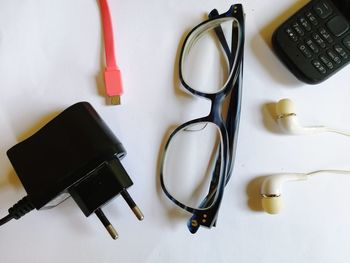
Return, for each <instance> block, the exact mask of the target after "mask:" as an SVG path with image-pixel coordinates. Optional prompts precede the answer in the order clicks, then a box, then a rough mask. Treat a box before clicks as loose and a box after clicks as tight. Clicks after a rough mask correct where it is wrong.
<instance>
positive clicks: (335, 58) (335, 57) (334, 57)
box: [327, 49, 341, 64]
mask: <svg viewBox="0 0 350 263" xmlns="http://www.w3.org/2000/svg"><path fill="white" fill-rule="evenodd" d="M327 54H328V56H329V57H330V58H331V59H332V60H333V61H334V62H335V63H337V64H340V63H341V59H340V57H339V56H338V55H337V53H335V52H334V51H333V50H331V49H329V50H327Z"/></svg>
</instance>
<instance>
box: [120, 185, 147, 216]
mask: <svg viewBox="0 0 350 263" xmlns="http://www.w3.org/2000/svg"><path fill="white" fill-rule="evenodd" d="M121 195H122V196H123V198H124V199H125V201H126V203H127V204H128V205H129V207H130V208H131V210H132V211H133V212H134V214H135V216H136V217H137V219H138V220H140V221H141V220H143V218H144V216H143V214H142V212H141V210H140V208H139V207H138V206H137V205H136V204H135V202H134V200H132V198H131V196H130V195H129V193H128V191H126V189H124V191H122V192H121Z"/></svg>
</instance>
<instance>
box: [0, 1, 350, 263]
mask: <svg viewBox="0 0 350 263" xmlns="http://www.w3.org/2000/svg"><path fill="white" fill-rule="evenodd" d="M109 2H110V7H111V13H112V16H113V23H114V25H115V35H116V48H117V53H118V61H119V65H120V68H121V69H122V72H123V79H124V86H125V95H124V96H123V97H122V103H123V104H122V106H120V107H113V106H106V105H105V99H104V97H103V96H102V92H101V90H102V89H103V82H102V77H101V67H102V64H101V63H102V62H101V61H103V53H102V49H101V45H102V42H101V25H100V17H99V10H98V7H97V1H95V0H91V1H85V0H46V1H44V0H35V1H34V0H26V1H23V0H11V1H8V0H0V92H1V96H0V134H1V136H0V167H1V169H0V211H1V216H5V215H6V213H7V209H8V208H9V207H10V206H12V205H13V204H14V203H15V202H17V201H18V200H19V199H20V198H22V197H23V196H24V195H25V191H24V189H23V187H22V185H21V183H20V181H19V180H18V179H17V177H16V175H15V173H14V171H13V168H12V166H11V164H10V162H9V160H8V159H7V156H6V151H7V150H8V149H9V148H10V147H11V146H13V145H15V144H16V143H18V142H19V141H21V140H23V139H25V138H27V137H28V136H29V135H31V134H33V133H34V132H35V131H37V130H38V129H39V128H40V127H41V126H43V125H44V124H45V123H46V122H47V121H49V120H50V119H51V118H53V117H54V116H56V115H57V114H58V113H59V112H61V111H62V110H63V109H65V108H66V107H68V106H70V105H71V104H73V103H75V102H78V101H89V102H90V103H91V104H92V105H93V106H94V107H95V109H96V110H97V111H98V112H99V114H100V115H101V117H102V118H103V119H104V120H105V121H106V122H107V124H108V125H109V126H110V127H111V129H112V130H113V131H114V132H115V134H116V135H117V136H118V137H119V139H120V140H121V141H122V142H123V144H124V146H125V147H126V148H127V151H128V155H127V157H126V158H125V159H124V160H123V164H124V166H125V168H126V169H127V170H128V172H129V174H130V176H131V177H132V179H133V181H134V186H133V187H131V188H130V189H129V193H130V194H131V195H132V197H133V198H134V199H135V201H136V202H137V203H138V205H139V207H140V208H141V209H142V210H143V212H144V214H145V219H144V221H143V222H138V221H137V220H136V218H135V217H134V215H133V214H132V213H131V211H130V210H129V208H128V207H127V205H126V203H125V202H124V200H123V199H122V198H118V199H116V200H114V201H113V202H112V203H110V204H109V205H108V206H107V207H105V208H104V211H105V213H106V215H107V216H108V217H109V219H110V220H111V222H112V223H113V224H114V225H115V227H116V228H117V230H118V231H119V234H120V237H119V239H118V240H117V241H113V240H112V239H111V238H110V237H109V236H108V234H107V233H106V231H105V230H104V228H103V226H102V225H101V223H100V222H99V221H98V219H97V218H96V217H95V216H91V217H89V218H85V216H84V215H83V213H82V212H81V211H80V209H79V208H78V207H77V205H76V204H75V203H74V202H73V201H72V199H69V200H67V201H66V202H64V203H62V204H61V205H59V206H58V207H56V208H55V209H51V210H46V211H33V212H31V213H29V214H28V215H26V216H25V217H23V218H21V219H20V220H18V221H15V220H13V221H11V222H9V223H8V224H6V225H4V226H2V227H1V228H0V248H1V253H0V262H3V263H12V262H36V263H39V262H51V263H55V262H99V263H102V262H152V263H154V262H162V263H163V262H168V263H170V262H242V263H243V262H252V263H253V262H260V263H265V262H266V263H271V262H285V263H287V262H317V263H321V262H327V263H328V262H332V263H335V262H349V257H350V254H349V243H350V227H349V224H350V223H349V222H350V208H349V206H348V204H349V203H350V194H349V185H350V176H339V175H336V176H335V175H328V176H326V175H324V176H319V177H316V178H312V179H311V180H309V181H307V182H302V183H290V184H288V185H285V187H284V201H285V209H284V210H283V212H282V213H281V214H279V215H276V216H270V215H267V214H265V213H263V212H261V211H257V210H258V208H259V206H258V204H257V202H256V194H257V189H258V188H257V184H256V182H257V180H254V179H255V178H256V177H259V176H264V175H268V174H273V173H280V172H309V171H313V170H318V169H327V168H332V169H350V157H349V150H350V139H348V138H346V137H342V136H340V135H333V134H320V135H315V136H287V135H283V134H280V133H279V132H278V129H277V128H276V126H275V125H274V122H273V121H272V120H271V119H269V117H268V116H266V114H265V115H264V113H266V110H265V108H264V104H266V103H271V102H275V101H276V100H278V99H280V98H284V97H289V98H291V99H293V100H294V101H295V102H296V104H297V108H298V112H299V117H300V121H301V123H303V124H323V125H328V126H331V127H334V128H341V129H344V130H350V115H349V114H348V112H349V111H350V104H349V103H348V101H349V97H350V90H349V84H348V81H349V73H350V67H349V68H346V69H344V70H342V71H341V72H339V73H337V74H336V75H335V76H333V77H332V78H330V79H329V80H327V81H325V82H323V83H322V84H319V85H316V86H310V85H306V84H303V83H301V82H300V81H298V80H296V79H295V78H294V77H293V76H292V75H291V73H289V72H288V70H287V69H286V68H285V67H284V66H283V65H282V64H281V62H279V60H278V59H277V58H276V56H275V55H274V54H273V52H272V51H271V48H270V46H269V44H268V40H269V38H270V35H271V33H272V31H273V30H274V28H275V27H276V26H277V25H278V24H279V23H280V22H282V21H283V19H285V18H287V17H288V15H290V14H292V13H293V11H295V10H297V9H298V7H300V6H302V5H303V4H305V3H306V2H307V1H304V0H300V1H293V0H283V1H282V0H269V1H261V0H246V1H243V4H244V9H245V13H246V44H245V64H244V85H243V105H242V116H241V124H240V132H239V139H238V147H237V156H236V160H235V168H234V171H233V175H232V179H231V181H230V183H229V184H228V186H227V187H226V191H225V196H224V200H223V203H222V206H221V210H220V214H219V220H218V223H217V227H216V228H212V229H205V228H201V229H200V230H199V231H198V233H197V234H195V235H192V234H190V233H189V232H188V230H187V227H186V220H187V218H188V217H183V216H178V213H177V209H175V206H173V205H172V203H170V202H169V200H168V199H167V198H166V197H165V196H164V194H163V193H162V191H161V189H160V187H159V183H158V180H159V174H158V158H159V152H160V149H162V141H163V139H164V136H165V133H166V132H167V130H168V129H169V127H170V126H172V125H175V124H180V123H183V122H185V121H187V120H189V119H192V118H195V117H199V116H202V115H204V114H205V113H206V112H207V110H208V102H207V101H202V100H198V99H197V100H196V99H192V98H186V97H180V96H178V95H177V94H178V93H177V92H176V90H177V89H178V88H179V87H178V84H177V83H178V82H177V79H178V76H177V75H176V74H175V73H174V72H175V71H174V66H175V62H176V54H177V53H178V49H179V43H180V41H181V39H182V37H183V36H184V34H185V32H187V31H188V30H189V29H191V28H192V27H194V26H195V25H197V24H198V23H200V22H201V21H203V19H204V18H205V15H206V14H207V12H209V11H210V10H211V9H213V8H217V9H218V10H219V11H220V12H225V11H226V10H227V9H228V8H229V6H230V4H232V3H233V2H232V1H224V0H205V1H204V0H203V1H195V0H187V1H174V0H169V1H161V0H150V1H141V0H134V1H117V0H110V1H109ZM28 158H30V156H28ZM333 177H334V178H333Z"/></svg>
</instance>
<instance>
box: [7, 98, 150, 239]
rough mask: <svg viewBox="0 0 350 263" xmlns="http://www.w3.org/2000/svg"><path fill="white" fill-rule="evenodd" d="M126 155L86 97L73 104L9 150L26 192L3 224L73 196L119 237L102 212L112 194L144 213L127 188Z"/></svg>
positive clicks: (112, 233) (85, 209)
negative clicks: (124, 165) (122, 161)
mask: <svg viewBox="0 0 350 263" xmlns="http://www.w3.org/2000/svg"><path fill="white" fill-rule="evenodd" d="M125 155H126V151H125V149H124V147H123V145H122V144H121V142H120V141H119V140H118V139H117V137H115V135H114V134H113V133H112V131H111V130H110V129H109V128H108V126H107V125H106V124H105V123H104V121H103V120H102V119H101V118H100V116H99V115H98V114H97V112H96V111H95V110H94V108H93V107H92V106H91V105H90V104H89V103H87V102H80V103H77V104H74V105H73V106H71V107H69V108H68V109H66V110H65V111H63V112H62V113H61V114H59V115H58V116H57V117H55V118H54V119H53V120H51V121H50V122H49V123H47V124H46V125H45V126H44V127H43V128H41V129H40V130H39V131H38V132H37V133H35V134H34V135H32V136H31V137H29V138H28V139H26V140H24V141H22V142H20V143H18V144H17V145H15V146H13V147H12V148H11V149H9V150H8V151H7V156H8V158H9V159H10V162H11V164H12V166H13V167H14V169H15V171H16V174H17V175H18V177H19V179H20V181H21V183H22V184H23V186H24V188H25V190H26V192H27V196H26V197H24V198H23V199H22V200H20V201H19V202H18V203H17V204H15V205H14V206H13V207H12V208H10V209H9V210H8V212H9V214H8V215H7V216H5V217H4V218H2V219H0V225H3V224H5V223H7V222H9V221H10V220H12V219H19V218H21V217H22V216H24V215H25V214H27V213H28V212H30V211H32V210H33V209H34V208H36V209H37V210H40V209H49V208H52V207H55V206H57V205H58V204H60V203H61V202H63V201H64V200H66V199H67V198H69V197H72V198H73V199H74V201H75V202H76V203H77V205H78V206H79V207H80V209H81V210H82V212H83V213H84V214H85V216H86V217H88V216H90V215H91V214H92V213H95V214H96V216H97V217H98V218H99V219H100V221H101V222H102V224H103V225H104V227H105V228H106V229H107V231H108V233H109V234H110V235H111V237H112V238H113V239H116V238H117V237H118V234H117V231H116V230H115V228H114V227H113V225H112V224H111V223H110V222H109V220H108V219H107V217H106V216H105V214H104V213H103V211H102V207H103V206H104V205H106V204H107V203H108V202H110V201H111V200H112V199H113V198H115V197H116V196H118V195H121V196H122V197H123V198H124V199H125V201H126V202H127V204H128V205H129V207H130V208H131V209H132V211H133V212H134V214H135V215H136V217H137V218H138V219H139V220H143V218H144V216H143V214H142V212H141V210H140V209H139V207H138V206H137V205H136V203H135V202H134V200H133V199H132V198H131V196H130V195H129V193H128V191H127V188H129V187H130V186H131V185H132V184H133V182H132V180H131V179H130V177H129V175H128V174H127V172H126V170H125V169H124V167H123V165H122V164H121V162H120V160H121V159H122V158H123V157H124V156H125Z"/></svg>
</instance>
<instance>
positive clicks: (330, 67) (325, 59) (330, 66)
mask: <svg viewBox="0 0 350 263" xmlns="http://www.w3.org/2000/svg"><path fill="white" fill-rule="evenodd" d="M320 59H321V61H322V62H323V63H324V64H325V65H326V66H327V68H329V69H333V68H334V66H333V63H332V62H331V61H330V60H329V59H328V58H327V57H326V56H325V55H321V56H320Z"/></svg>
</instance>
